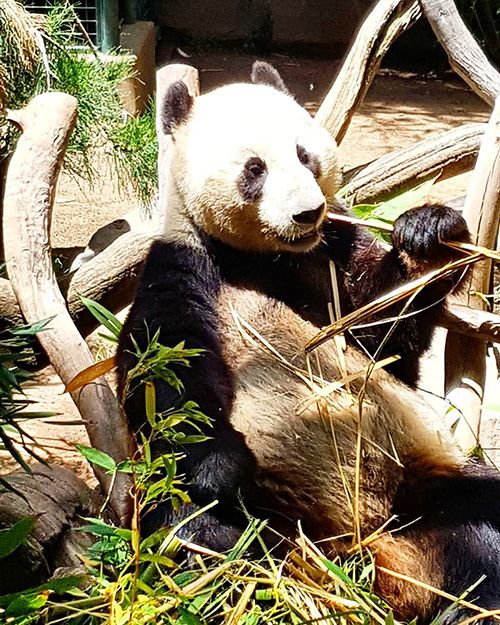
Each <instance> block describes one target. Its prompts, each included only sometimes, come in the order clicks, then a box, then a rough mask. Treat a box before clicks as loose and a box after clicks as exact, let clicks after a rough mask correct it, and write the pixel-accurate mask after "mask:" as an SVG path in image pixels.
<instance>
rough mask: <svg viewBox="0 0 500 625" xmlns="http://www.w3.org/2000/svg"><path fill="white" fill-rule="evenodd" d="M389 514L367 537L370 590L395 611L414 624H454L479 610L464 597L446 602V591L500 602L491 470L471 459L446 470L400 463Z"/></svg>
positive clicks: (496, 493)
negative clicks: (375, 534) (384, 528)
mask: <svg viewBox="0 0 500 625" xmlns="http://www.w3.org/2000/svg"><path fill="white" fill-rule="evenodd" d="M394 514H395V516H396V517H397V526H395V527H393V528H392V531H391V532H390V533H388V534H385V535H383V536H382V537H380V538H379V539H378V540H377V541H376V542H375V543H374V552H375V561H376V565H377V578H376V583H377V590H378V592H379V593H380V595H381V596H382V597H383V598H385V599H386V600H387V602H388V603H389V605H392V606H395V608H397V613H398V614H397V616H398V617H400V618H403V619H405V620H411V619H413V618H415V617H416V616H418V617H419V620H418V622H419V625H420V624H421V623H429V622H431V621H432V620H433V619H435V618H436V617H438V616H439V615H441V617H440V618H439V623H441V624H443V625H455V624H458V623H460V622H461V621H463V620H464V619H466V618H470V617H473V616H474V615H475V614H479V612H478V611H477V610H475V609H474V608H473V607H471V606H468V605H467V604H466V603H461V604H460V603H457V605H453V604H454V601H453V600H452V599H450V598H451V597H461V596H462V595H464V593H465V594H466V598H465V601H466V602H468V603H469V604H474V605H475V606H478V607H479V608H481V609H483V610H495V609H500V476H499V474H498V472H497V471H496V470H494V469H492V468H489V467H486V466H484V465H480V464H474V463H472V462H471V463H469V464H467V465H466V466H465V467H462V469H460V470H459V471H455V472H453V473H450V474H448V475H444V474H440V475H432V473H431V472H430V471H426V470H422V469H421V470H417V469H415V468H414V469H412V470H408V471H407V475H406V479H405V480H404V481H403V483H402V485H401V487H400V489H399V492H398V494H397V496H396V499H395V501H394ZM412 580H414V581H412ZM432 589H437V591H438V592H434V591H433V590H432ZM478 622H479V621H478ZM480 622H481V623H485V622H488V621H487V620H485V619H484V618H482V619H481V621H480ZM492 622H498V621H493V620H492Z"/></svg>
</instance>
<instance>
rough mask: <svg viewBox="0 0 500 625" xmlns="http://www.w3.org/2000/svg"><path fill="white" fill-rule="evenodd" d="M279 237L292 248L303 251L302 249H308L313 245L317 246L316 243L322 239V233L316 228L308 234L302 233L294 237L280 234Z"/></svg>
mask: <svg viewBox="0 0 500 625" xmlns="http://www.w3.org/2000/svg"><path fill="white" fill-rule="evenodd" d="M278 238H279V239H280V241H282V242H283V243H284V244H285V245H286V246H287V247H288V248H289V249H290V250H293V251H297V252H298V251H301V252H302V251H308V250H310V249H312V248H313V247H316V245H317V244H318V243H319V242H320V240H321V233H320V232H319V231H318V230H316V229H314V230H311V231H309V232H307V233H306V234H302V235H300V236H296V237H293V238H292V237H284V236H279V235H278Z"/></svg>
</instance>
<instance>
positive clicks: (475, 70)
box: [420, 0, 500, 105]
mask: <svg viewBox="0 0 500 625" xmlns="http://www.w3.org/2000/svg"><path fill="white" fill-rule="evenodd" d="M420 5H421V7H422V11H423V13H424V15H425V17H426V18H427V19H428V20H429V23H430V25H431V27H432V30H433V31H434V34H435V35H436V37H437V39H438V41H439V43H440V44H441V45H442V46H443V48H444V50H445V52H446V54H447V55H448V60H449V61H450V65H451V67H452V69H453V70H455V71H456V72H457V74H458V75H459V76H460V77H461V78H463V80H464V81H465V82H466V83H467V84H468V85H469V87H471V89H473V91H475V92H476V93H477V94H478V95H479V96H480V97H481V98H482V99H483V100H485V101H486V102H488V104H490V105H493V104H494V102H495V100H496V98H497V96H498V95H499V94H500V74H499V73H498V72H497V70H496V69H495V68H494V67H493V65H492V64H491V63H490V62H489V61H488V59H487V58H486V55H485V54H484V52H483V51H482V50H481V48H480V47H479V44H478V43H477V41H476V40H475V39H474V37H473V36H472V34H471V33H470V32H469V30H468V28H467V26H466V25H465V24H464V22H463V20H462V18H461V17H460V14H459V12H458V11H457V7H456V6H455V3H454V2H453V0H420Z"/></svg>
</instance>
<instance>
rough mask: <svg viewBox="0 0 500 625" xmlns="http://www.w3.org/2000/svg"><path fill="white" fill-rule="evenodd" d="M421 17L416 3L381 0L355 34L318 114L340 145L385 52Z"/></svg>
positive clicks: (317, 117)
mask: <svg viewBox="0 0 500 625" xmlns="http://www.w3.org/2000/svg"><path fill="white" fill-rule="evenodd" d="M419 16H420V8H419V6H418V2H417V1H416V0H415V1H414V0H379V1H378V2H376V3H375V6H374V7H373V9H372V10H371V12H370V13H369V14H368V16H367V18H366V19H365V21H364V22H363V24H362V25H361V27H360V28H359V30H358V32H357V33H356V36H355V39H354V41H353V43H352V45H351V48H350V50H349V52H348V53H347V56H346V58H345V60H344V62H343V63H342V66H341V68H340V70H339V72H338V74H337V76H336V78H335V80H334V82H333V84H332V86H331V87H330V90H329V91H328V93H327V95H326V97H325V99H324V100H323V102H322V104H321V106H320V107H319V109H318V112H317V113H316V120H317V121H318V122H319V123H320V125H321V126H324V127H325V128H326V129H327V130H328V132H329V133H330V134H331V135H332V137H333V138H334V139H335V141H336V142H337V143H340V142H341V141H342V139H343V138H344V135H345V133H346V132H347V128H348V127H349V123H350V121H351V118H352V116H353V115H354V112H355V111H356V109H357V107H358V106H359V104H360V103H361V102H362V101H363V98H364V97H365V95H366V92H367V91H368V88H369V86H370V85H371V83H372V80H373V78H374V77H375V74H376V72H377V69H378V68H379V65H380V62H381V61H382V59H383V57H384V55H385V53H386V52H387V50H388V49H389V48H390V46H391V44H392V43H393V42H394V41H395V40H396V39H397V38H398V37H399V35H400V34H401V33H402V32H404V31H405V30H407V29H408V28H409V27H410V26H411V25H412V24H413V23H414V22H415V21H416V20H417V19H418V18H419Z"/></svg>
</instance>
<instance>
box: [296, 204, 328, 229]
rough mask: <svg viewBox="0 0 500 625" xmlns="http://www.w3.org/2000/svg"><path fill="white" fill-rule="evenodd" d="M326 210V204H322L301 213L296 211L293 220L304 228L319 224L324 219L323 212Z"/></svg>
mask: <svg viewBox="0 0 500 625" xmlns="http://www.w3.org/2000/svg"><path fill="white" fill-rule="evenodd" d="M324 210H325V204H324V203H323V204H321V205H320V206H318V207H317V208H315V209H314V210H306V211H302V212H300V213H295V214H294V215H292V220H293V222H294V223H296V224H297V225H298V226H301V227H303V228H307V227H309V228H310V227H311V226H318V225H319V224H320V223H321V221H322V220H323V213H324Z"/></svg>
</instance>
